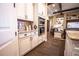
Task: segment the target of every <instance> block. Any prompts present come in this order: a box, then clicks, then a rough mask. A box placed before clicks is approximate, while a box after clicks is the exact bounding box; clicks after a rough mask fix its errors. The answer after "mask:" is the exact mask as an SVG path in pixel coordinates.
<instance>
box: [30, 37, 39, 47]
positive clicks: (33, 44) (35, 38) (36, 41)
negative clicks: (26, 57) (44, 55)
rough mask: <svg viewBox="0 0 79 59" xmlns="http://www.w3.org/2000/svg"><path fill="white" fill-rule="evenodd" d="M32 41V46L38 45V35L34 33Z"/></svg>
mask: <svg viewBox="0 0 79 59" xmlns="http://www.w3.org/2000/svg"><path fill="white" fill-rule="evenodd" d="M31 41H32V48H34V47H36V46H37V45H38V36H37V35H34V36H33V37H32V39H31Z"/></svg>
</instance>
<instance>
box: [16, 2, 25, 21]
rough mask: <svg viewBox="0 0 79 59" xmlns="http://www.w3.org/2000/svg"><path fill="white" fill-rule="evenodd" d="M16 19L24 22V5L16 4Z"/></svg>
mask: <svg viewBox="0 0 79 59" xmlns="http://www.w3.org/2000/svg"><path fill="white" fill-rule="evenodd" d="M16 11H17V18H18V19H23V20H25V4H24V3H16Z"/></svg>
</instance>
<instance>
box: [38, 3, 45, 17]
mask: <svg viewBox="0 0 79 59" xmlns="http://www.w3.org/2000/svg"><path fill="white" fill-rule="evenodd" d="M38 16H40V17H42V18H45V4H44V3H39V4H38Z"/></svg>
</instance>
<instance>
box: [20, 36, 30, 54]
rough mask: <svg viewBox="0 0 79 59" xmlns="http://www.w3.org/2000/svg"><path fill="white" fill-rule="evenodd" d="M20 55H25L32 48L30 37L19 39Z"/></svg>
mask: <svg viewBox="0 0 79 59" xmlns="http://www.w3.org/2000/svg"><path fill="white" fill-rule="evenodd" d="M19 47H20V55H24V54H25V53H27V52H28V51H30V50H31V40H30V37H24V38H21V39H19Z"/></svg>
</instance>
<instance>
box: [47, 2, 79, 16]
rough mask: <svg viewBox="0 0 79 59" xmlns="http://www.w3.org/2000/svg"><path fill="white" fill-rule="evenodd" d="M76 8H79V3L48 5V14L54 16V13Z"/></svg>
mask: <svg viewBox="0 0 79 59" xmlns="http://www.w3.org/2000/svg"><path fill="white" fill-rule="evenodd" d="M75 7H79V3H48V8H47V13H48V16H53V15H54V14H53V12H57V11H61V10H67V9H71V8H75ZM78 11H79V10H78Z"/></svg>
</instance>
